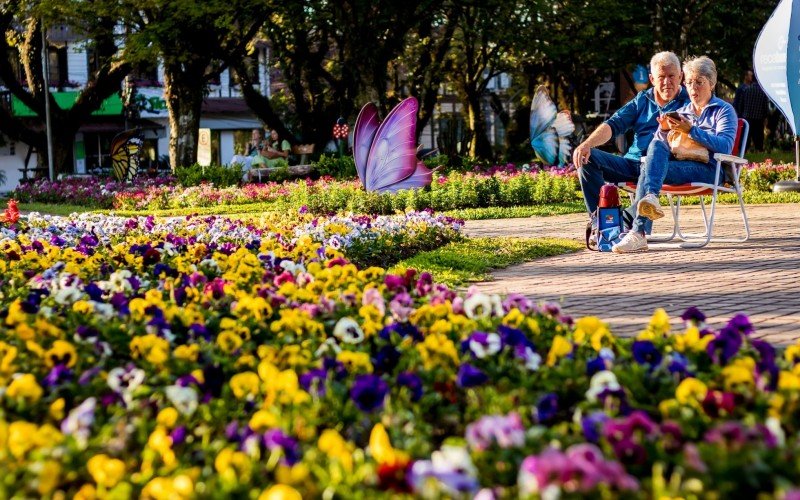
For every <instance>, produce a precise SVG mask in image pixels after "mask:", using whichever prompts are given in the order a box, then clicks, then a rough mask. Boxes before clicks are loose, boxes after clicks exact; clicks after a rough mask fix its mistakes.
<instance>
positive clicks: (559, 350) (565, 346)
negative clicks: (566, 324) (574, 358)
mask: <svg viewBox="0 0 800 500" xmlns="http://www.w3.org/2000/svg"><path fill="white" fill-rule="evenodd" d="M571 352H572V343H571V342H570V341H569V340H567V338H566V337H564V336H562V335H556V336H555V337H554V338H553V344H552V345H551V346H550V352H548V353H547V366H553V365H555V364H556V363H557V362H558V360H559V359H561V358H563V357H564V356H566V355H568V354H569V353H571Z"/></svg>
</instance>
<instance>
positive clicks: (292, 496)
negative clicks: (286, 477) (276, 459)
mask: <svg viewBox="0 0 800 500" xmlns="http://www.w3.org/2000/svg"><path fill="white" fill-rule="evenodd" d="M258 500H303V496H302V495H301V494H300V492H298V491H297V490H296V489H294V488H292V487H291V486H289V485H286V484H276V485H275V486H272V487H270V488H269V489H267V490H264V491H263V492H262V493H261V495H259V496H258Z"/></svg>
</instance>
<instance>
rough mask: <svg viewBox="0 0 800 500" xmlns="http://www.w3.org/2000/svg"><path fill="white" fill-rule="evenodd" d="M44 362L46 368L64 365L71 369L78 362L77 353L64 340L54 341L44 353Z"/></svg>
mask: <svg viewBox="0 0 800 500" xmlns="http://www.w3.org/2000/svg"><path fill="white" fill-rule="evenodd" d="M44 360H45V363H47V366H48V368H52V367H54V366H56V365H66V366H67V368H72V367H73V366H75V363H77V361H78V352H77V351H76V350H75V347H74V346H73V345H72V344H70V343H69V342H67V341H65V340H56V341H55V342H53V346H52V347H51V348H50V349H49V350H48V351H47V352H45V353H44Z"/></svg>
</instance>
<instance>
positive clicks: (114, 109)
mask: <svg viewBox="0 0 800 500" xmlns="http://www.w3.org/2000/svg"><path fill="white" fill-rule="evenodd" d="M78 94H79V92H77V91H71V92H53V93H52V94H51V95H52V96H53V98H54V99H55V100H56V104H58V107H60V108H61V109H70V108H71V107H72V106H73V105H74V104H75V101H76V100H77V99H78ZM11 112H12V113H13V114H14V116H21V117H27V116H36V113H34V112H33V110H32V109H31V108H29V107H28V106H26V105H25V104H23V103H22V101H20V100H19V99H18V98H17V97H16V96H13V95H12V96H11ZM121 114H122V99H121V98H120V97H119V94H113V95H111V96H110V97H108V98H107V99H106V100H105V101H103V103H102V104H101V105H100V109H98V110H97V111H95V112H94V113H92V115H93V116H119V115H121Z"/></svg>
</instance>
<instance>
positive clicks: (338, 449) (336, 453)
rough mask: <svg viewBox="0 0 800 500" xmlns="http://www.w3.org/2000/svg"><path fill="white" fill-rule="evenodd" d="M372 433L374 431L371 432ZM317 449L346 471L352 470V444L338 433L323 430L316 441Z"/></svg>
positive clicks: (331, 430) (332, 430)
mask: <svg viewBox="0 0 800 500" xmlns="http://www.w3.org/2000/svg"><path fill="white" fill-rule="evenodd" d="M373 432H374V431H373ZM317 448H319V449H320V451H322V452H323V453H325V454H326V455H328V457H330V458H333V459H336V460H338V461H339V463H340V464H342V467H344V468H345V470H346V471H348V472H351V471H352V470H353V449H354V448H355V446H354V445H353V443H349V442H347V441H346V440H345V439H344V438H343V437H342V435H341V434H339V432H337V431H336V430H334V429H325V430H324V431H322V434H321V435H320V436H319V440H317Z"/></svg>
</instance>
